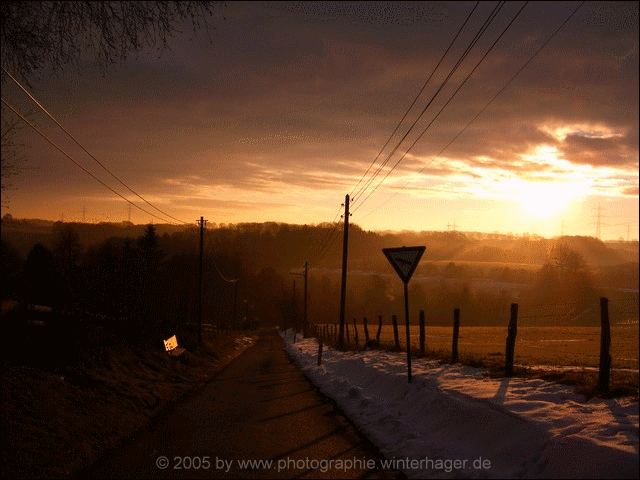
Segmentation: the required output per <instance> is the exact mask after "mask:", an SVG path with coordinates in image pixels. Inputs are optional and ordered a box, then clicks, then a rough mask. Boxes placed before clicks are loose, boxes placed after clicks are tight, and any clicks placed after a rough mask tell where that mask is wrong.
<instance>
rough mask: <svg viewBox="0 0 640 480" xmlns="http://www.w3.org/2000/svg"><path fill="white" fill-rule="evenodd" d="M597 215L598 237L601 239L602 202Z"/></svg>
mask: <svg viewBox="0 0 640 480" xmlns="http://www.w3.org/2000/svg"><path fill="white" fill-rule="evenodd" d="M596 215H597V216H596V238H597V239H598V240H600V235H601V234H602V210H601V208H600V204H598V213H597V214H596Z"/></svg>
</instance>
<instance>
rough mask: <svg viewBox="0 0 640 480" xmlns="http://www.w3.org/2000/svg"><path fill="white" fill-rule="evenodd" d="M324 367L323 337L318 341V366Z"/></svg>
mask: <svg viewBox="0 0 640 480" xmlns="http://www.w3.org/2000/svg"><path fill="white" fill-rule="evenodd" d="M320 365H322V337H320V338H319V339H318V366H320Z"/></svg>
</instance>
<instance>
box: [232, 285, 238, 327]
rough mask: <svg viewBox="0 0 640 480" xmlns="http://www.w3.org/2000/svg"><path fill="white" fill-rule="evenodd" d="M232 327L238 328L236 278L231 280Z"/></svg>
mask: <svg viewBox="0 0 640 480" xmlns="http://www.w3.org/2000/svg"><path fill="white" fill-rule="evenodd" d="M233 328H234V329H237V328H238V280H236V281H234V282H233Z"/></svg>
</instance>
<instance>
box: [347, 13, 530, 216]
mask: <svg viewBox="0 0 640 480" xmlns="http://www.w3.org/2000/svg"><path fill="white" fill-rule="evenodd" d="M528 3H529V2H528V1H527V2H525V3H524V4H523V5H522V7H520V9H519V10H518V11H517V12H516V14H515V15H514V17H513V18H512V19H511V21H510V22H509V23H508V24H507V26H506V27H505V29H504V30H503V31H502V32H501V33H500V35H499V36H498V38H496V40H495V41H494V42H493V43H492V44H491V46H490V47H489V49H488V50H487V51H486V52H485V53H484V55H483V56H482V57H481V58H480V60H479V61H478V63H476V65H475V66H474V67H473V69H472V70H471V71H470V72H469V74H468V75H467V76H466V77H465V79H464V80H463V81H462V83H461V84H460V85H459V86H458V88H456V90H455V91H454V92H453V94H452V95H451V96H450V97H449V99H448V100H447V101H446V102H445V104H444V105H443V106H442V107H441V108H440V110H438V113H436V115H435V116H434V117H433V118H432V119H431V121H430V122H429V123H428V124H427V126H426V127H425V128H424V130H422V132H421V133H420V135H418V137H417V138H416V139H415V140H414V142H413V143H412V144H411V146H409V148H408V149H407V150H406V151H405V152H404V154H403V155H402V156H401V157H400V158H399V159H398V161H397V162H396V163H395V164H394V166H393V167H391V169H390V170H389V171H388V172H387V174H386V175H385V176H384V177H383V178H382V180H380V182H379V183H378V184H377V185H376V186H375V187H374V188H373V190H371V191H370V192H369V194H368V195H367V196H366V197H365V199H364V200H363V201H362V202H361V203H359V204H358V205H357V206H356V208H355V209H354V212H355V211H357V210H358V208H359V207H361V206H362V205H363V204H364V203H365V202H366V201H367V200H368V199H369V197H371V195H373V194H374V193H375V191H376V190H377V189H378V188H379V187H380V185H382V183H383V182H384V181H385V180H386V179H387V178H388V177H389V175H390V174H391V172H393V171H394V170H395V169H396V168H397V167H398V165H399V164H400V162H402V160H404V158H405V157H406V156H407V154H408V153H409V151H411V149H412V148H413V147H414V146H415V145H416V144H417V143H418V141H419V140H420V139H421V138H422V137H423V136H424V134H425V133H426V132H427V130H429V128H430V127H431V125H433V123H434V122H435V121H436V119H437V118H438V117H439V116H440V114H441V113H442V112H443V111H444V109H445V108H446V107H447V105H449V103H450V102H451V100H453V99H454V98H455V96H456V95H457V94H458V92H459V91H460V89H462V87H463V86H464V85H465V84H466V83H467V81H468V80H469V79H470V78H471V76H472V75H473V74H474V72H475V71H476V69H477V68H478V67H479V66H480V64H481V63H482V62H483V61H484V59H485V58H487V56H488V55H489V53H491V51H492V50H493V49H494V47H495V46H496V45H497V43H498V42H499V41H500V39H501V38H502V37H503V36H504V34H505V33H506V32H507V31H508V30H509V28H511V25H513V23H514V22H515V20H516V19H517V18H518V17H519V16H520V14H521V13H522V11H523V10H524V8H525V7H526V6H527V4H528Z"/></svg>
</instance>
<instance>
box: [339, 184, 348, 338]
mask: <svg viewBox="0 0 640 480" xmlns="http://www.w3.org/2000/svg"><path fill="white" fill-rule="evenodd" d="M348 257H349V195H348V194H347V195H345V197H344V232H342V285H341V286H340V333H339V335H338V348H342V346H343V344H344V308H345V303H346V300H347V260H348Z"/></svg>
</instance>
